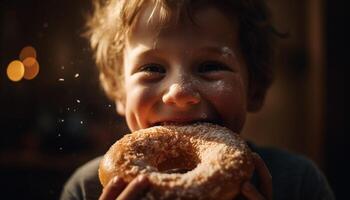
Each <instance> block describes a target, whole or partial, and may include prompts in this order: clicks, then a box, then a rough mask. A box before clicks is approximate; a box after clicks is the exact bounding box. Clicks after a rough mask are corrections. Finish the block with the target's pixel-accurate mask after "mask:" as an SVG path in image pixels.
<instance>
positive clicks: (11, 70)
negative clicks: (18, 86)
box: [7, 60, 24, 81]
mask: <svg viewBox="0 0 350 200" xmlns="http://www.w3.org/2000/svg"><path fill="white" fill-rule="evenodd" d="M23 75H24V65H23V63H22V62H21V61H19V60H14V61H12V62H11V63H10V64H9V65H8V66H7V77H8V78H9V79H10V80H11V81H20V80H21V79H22V78H23Z"/></svg>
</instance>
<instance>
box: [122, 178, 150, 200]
mask: <svg viewBox="0 0 350 200" xmlns="http://www.w3.org/2000/svg"><path fill="white" fill-rule="evenodd" d="M149 185H150V183H149V181H148V179H147V177H146V176H142V175H141V176H139V177H137V178H135V179H134V180H132V181H131V182H130V183H129V185H128V186H127V187H126V188H125V189H124V191H123V192H122V193H121V194H120V195H119V197H118V198H117V200H136V199H139V198H140V197H141V196H142V195H144V194H145V192H146V191H147V189H148V188H149Z"/></svg>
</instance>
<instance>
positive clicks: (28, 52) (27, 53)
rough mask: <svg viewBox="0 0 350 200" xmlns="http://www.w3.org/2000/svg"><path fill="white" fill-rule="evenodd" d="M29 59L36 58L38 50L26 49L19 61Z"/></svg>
mask: <svg viewBox="0 0 350 200" xmlns="http://www.w3.org/2000/svg"><path fill="white" fill-rule="evenodd" d="M28 57H32V58H36V50H35V49H34V47H32V46H26V47H24V48H23V49H22V50H21V53H20V54H19V59H20V60H22V61H23V60H24V59H26V58H28Z"/></svg>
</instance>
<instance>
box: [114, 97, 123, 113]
mask: <svg viewBox="0 0 350 200" xmlns="http://www.w3.org/2000/svg"><path fill="white" fill-rule="evenodd" d="M115 107H116V110H117V113H118V114H119V115H121V116H125V103H124V102H122V101H119V100H116V101H115Z"/></svg>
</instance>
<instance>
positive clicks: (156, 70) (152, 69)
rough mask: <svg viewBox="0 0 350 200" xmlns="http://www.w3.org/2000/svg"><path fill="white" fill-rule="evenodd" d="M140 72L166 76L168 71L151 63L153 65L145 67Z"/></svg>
mask: <svg viewBox="0 0 350 200" xmlns="http://www.w3.org/2000/svg"><path fill="white" fill-rule="evenodd" d="M139 72H146V73H158V74H164V73H165V72H166V70H165V68H164V67H163V66H162V65H159V64H155V63H151V64H146V65H143V66H142V67H141V68H140V69H139Z"/></svg>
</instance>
